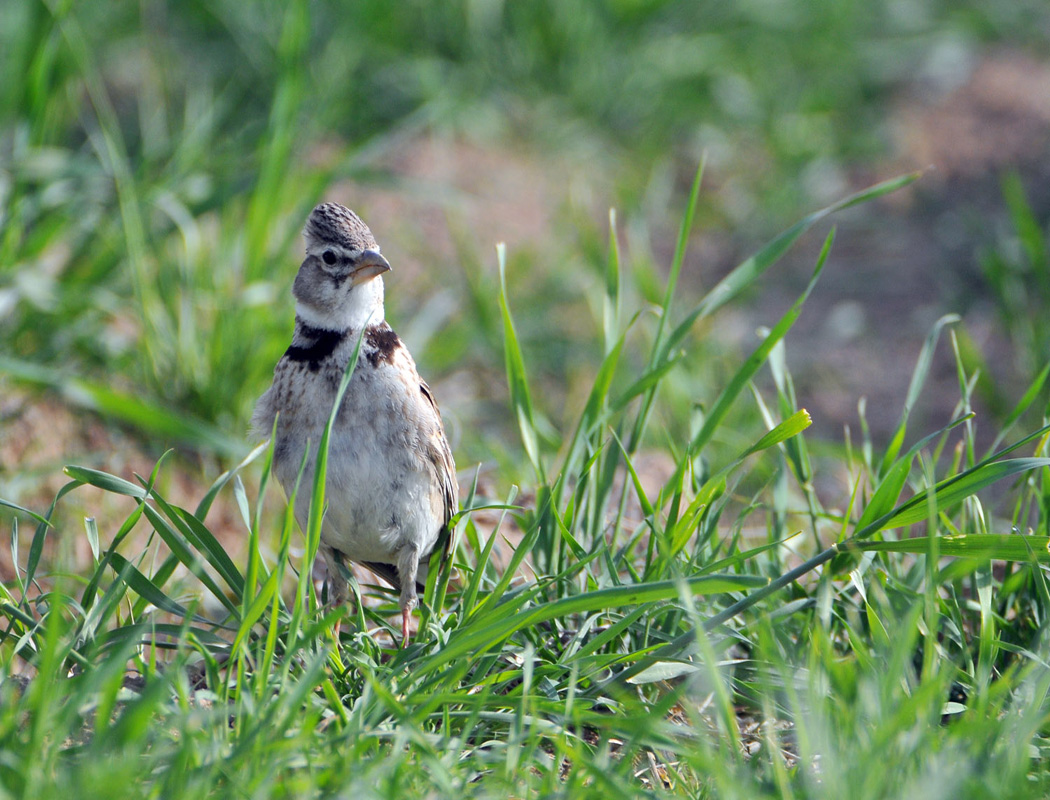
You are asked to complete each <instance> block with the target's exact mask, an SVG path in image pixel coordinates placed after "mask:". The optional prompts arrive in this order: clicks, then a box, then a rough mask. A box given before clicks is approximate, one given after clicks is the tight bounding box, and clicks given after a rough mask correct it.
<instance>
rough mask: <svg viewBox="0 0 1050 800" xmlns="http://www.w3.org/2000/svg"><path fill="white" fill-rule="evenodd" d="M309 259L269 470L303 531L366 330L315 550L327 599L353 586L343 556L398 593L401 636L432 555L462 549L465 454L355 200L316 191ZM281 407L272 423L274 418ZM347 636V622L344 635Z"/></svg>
mask: <svg viewBox="0 0 1050 800" xmlns="http://www.w3.org/2000/svg"><path fill="white" fill-rule="evenodd" d="M303 238H304V239H305V242H306V258H305V259H304V260H303V262H302V264H301V265H300V267H299V271H298V273H297V274H296V276H295V281H294V283H293V285H292V295H293V297H294V298H295V330H294V333H293V335H292V342H291V345H290V346H289V347H288V349H287V350H286V351H285V352H284V355H283V356H282V357H281V359H280V360H279V361H278V362H277V365H276V367H275V368H274V374H273V383H272V385H271V386H270V388H269V389H267V390H266V392H265V393H264V394H263V395H262V396H261V397H260V398H259V400H258V402H257V403H256V406H255V410H254V412H253V414H252V428H253V430H254V431H255V432H256V433H258V434H261V436H262V437H265V436H266V435H269V433H270V432H271V431H274V433H275V436H274V439H275V440H274V442H273V472H274V474H275V476H276V477H277V480H278V482H279V483H280V484H281V486H282V487H283V489H284V491H285V494H286V495H288V496H289V497H291V496H292V493H293V490H294V488H295V486H296V484H297V481H298V480H299V471H300V467H301V465H302V464H303V459H304V457H305V459H306V461H305V469H304V472H303V475H302V478H301V481H300V482H299V489H298V491H297V492H295V508H294V513H295V517H296V521H297V522H298V524H299V527H300V528H301V529H302V530H303V531H305V530H306V525H307V519H308V518H309V513H310V494H311V493H310V491H309V489H308V488H305V487H310V486H312V485H313V480H314V469H315V466H316V464H317V452H318V446H319V443H320V441H321V438H322V434H323V432H324V427H325V425H326V424H327V422H328V419H329V416H330V415H331V412H332V408H333V405H334V403H335V398H336V393H337V391H338V389H339V386H340V384H341V382H342V379H343V376H344V374H345V372H346V370H347V367H348V365H349V363H350V359H351V358H352V356H353V354H354V351H355V349H356V347H357V346H358V342H359V341H360V354H359V357H358V361H357V363H356V365H355V368H354V371H353V374H352V375H351V378H350V380H349V383H348V385H347V389H346V393H345V395H344V397H343V400H342V403H341V405H340V407H339V410H338V412H337V413H336V415H335V419H334V422H333V425H332V429H331V432H330V434H329V449H328V461H327V472H326V481H325V498H326V501H327V509H326V511H325V515H324V519H323V521H322V524H321V541H320V547H319V551H318V553H319V555H321V556H322V557H323V559H324V563H325V567H326V568H327V579H326V580H327V586H326V588H327V600H326V602H327V603H328V605H330V606H336V605H338V604H341V603H345V602H346V601H347V600H348V598H349V581H348V578H347V575H348V573H347V566H346V562H347V561H353V562H356V563H358V564H361V565H363V566H365V567H367V568H369V569H371V570H372V571H373V572H374V573H376V574H377V575H379V576H380V577H382V578H383V579H384V580H386V581H387V582H388V583H390V584H391V585H392V586H393V587H394V588H395V589H397V590H398V592H399V599H398V605H399V607H400V610H401V647H405V646H406V645H407V643H408V638H409V618H410V616H411V614H412V611H413V609H414V608H415V607H416V605H417V604H418V592H419V591H422V584H421V583H419V581H421V580H425V576H426V566H427V564H428V563H429V559H430V556H431V555H432V554H433V553H434V552H435V551H436V550H440V552H441V554H442V558H444V559H447V558H448V557H449V555H450V553H451V551H452V549H453V541H452V534H453V530H452V517H453V515H454V514H455V513H456V510H457V508H458V502H459V500H458V485H457V482H456V465H455V461H454V459H453V457H452V449H451V447H450V446H449V443H448V437H447V436H446V435H445V428H444V424H443V422H442V419H441V413H440V411H439V410H438V406H437V402H436V400H435V399H434V393H433V392H432V391H431V390H430V387H429V386H427V384H426V382H425V381H424V380H423V379H422V378H420V377H419V373H418V371H417V370H416V364H415V361H414V360H413V358H412V355H411V354H410V353H409V351H408V348H406V347H405V345H404V343H403V342H402V341H401V339H400V338H399V337H398V335H397V333H395V332H394V330H393V329H392V328H391V327H390V325H389V324H388V323H387V321H386V316H385V310H384V302H383V301H384V287H383V275H385V274H386V273H388V272H390V270H391V267H390V263H389V262H388V261H387V260H386V258H385V257H384V256H383V255H382V254H381V253H380V249H379V245H378V243H377V242H376V240H375V237H374V236H373V235H372V231H371V230H370V229H369V228H368V226H367V225H366V224H365V223H364V222H363V221H362V220H361V218H360V217H359V216H358V215H357V214H355V213H354V212H353V211H351V210H350V209H349V208H346V207H345V206H342V205H340V204H338V203H321V204H320V205H318V206H317V207H316V208H314V209H313V211H312V212H311V213H310V215H309V217H308V218H307V221H306V225H305V227H304V228H303ZM275 420H276V428H274V421H275ZM337 638H338V634H337Z"/></svg>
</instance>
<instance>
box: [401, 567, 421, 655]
mask: <svg viewBox="0 0 1050 800" xmlns="http://www.w3.org/2000/svg"><path fill="white" fill-rule="evenodd" d="M418 570H419V551H418V550H417V549H416V548H415V547H411V546H406V547H403V548H402V549H401V551H400V552H399V553H398V554H397V577H398V580H400V581H401V598H400V602H399V605H400V606H401V646H402V647H407V646H408V618H409V617H410V616H412V609H414V608H415V607H416V603H417V598H416V572H417V571H418Z"/></svg>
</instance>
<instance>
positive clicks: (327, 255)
mask: <svg viewBox="0 0 1050 800" xmlns="http://www.w3.org/2000/svg"><path fill="white" fill-rule="evenodd" d="M321 258H323V259H324V263H326V264H328V265H329V266H331V265H332V264H334V263H335V262H336V257H335V253H333V252H332V251H331V250H325V251H324V252H323V253H322V254H321Z"/></svg>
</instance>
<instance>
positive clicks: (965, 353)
mask: <svg viewBox="0 0 1050 800" xmlns="http://www.w3.org/2000/svg"><path fill="white" fill-rule="evenodd" d="M705 157H706V171H705V174H704V184H703V188H702V191H701V195H700V207H699V209H698V213H697V217H696V225H695V227H694V229H693V239H692V241H691V244H690V250H689V255H688V257H687V259H686V263H685V266H684V268H683V273H682V279H681V292H680V294H681V295H682V297H681V301H680V305H678V306H677V308H678V310H679V312H682V313H684V311H685V310H687V309H688V308H689V307H690V304H691V301H692V300H695V299H696V298H698V297H700V296H701V295H702V293H703V291H705V289H709V288H710V287H711V286H712V285H713V284H714V283H715V282H716V281H717V280H718V279H719V278H720V277H721V276H722V275H724V274H725V273H726V272H728V271H729V270H730V269H731V268H732V267H733V266H735V265H736V264H737V263H739V262H740V261H741V260H742V259H743V258H745V257H746V256H748V255H749V254H750V253H751V252H753V251H754V250H755V249H757V248H758V247H759V246H761V245H762V244H763V243H764V242H766V241H768V240H769V239H770V238H771V237H772V236H774V235H775V234H776V233H777V232H779V231H780V230H782V229H784V228H786V227H787V226H789V225H790V224H792V223H793V222H795V221H796V220H798V219H799V218H801V217H802V216H804V215H805V214H807V213H809V212H811V211H813V210H816V209H818V208H820V207H822V206H825V205H827V204H829V203H831V202H833V201H835V200H837V199H840V198H842V197H844V196H846V195H848V194H850V193H851V192H854V191H857V190H859V189H861V188H863V187H866V186H868V185H870V184H872V183H874V182H876V181H878V180H882V179H886V178H889V177H892V176H894V175H897V174H901V173H903V172H909V171H913V170H923V171H924V175H923V177H922V179H921V180H920V181H919V182H918V183H916V184H913V185H912V186H910V187H909V188H907V189H905V190H903V191H901V192H898V193H896V194H894V195H891V196H889V197H888V198H886V199H884V200H883V201H880V202H879V203H875V204H869V205H865V206H861V207H859V208H856V209H851V210H849V211H848V212H845V213H842V214H839V215H837V216H836V217H835V219H834V221H835V222H836V223H837V224H838V225H839V230H838V236H837V239H836V244H835V248H834V250H833V251H832V255H831V258H830V260H829V262H828V268H827V270H826V271H825V274H824V277H823V278H822V280H821V283H820V284H819V285H818V286H817V288H816V290H815V291H814V293H813V295H812V296H811V298H810V300H809V301H808V302H807V305H806V308H805V310H804V312H803V315H802V318H801V320H800V321H799V323H798V325H797V326H796V327H795V329H794V330H793V331H792V333H791V335H790V336H789V337H788V340H787V359H788V364H789V365H790V367H791V369H792V371H793V374H794V379H795V387H796V393H797V395H798V401H799V404H800V405H801V406H805V407H807V408H808V409H809V410H810V411H811V413H812V414H813V416H814V419H815V427H814V430H815V432H816V434H817V436H818V437H819V438H821V439H823V440H825V441H826V442H827V447H828V448H831V449H834V448H836V447H841V443H842V441H843V438H844V431H845V428H846V427H847V426H850V427H851V429H852V430H853V431H856V430H857V428H858V427H859V425H860V418H859V416H858V407H857V406H858V401H859V400H860V399H861V398H866V414H865V416H866V422H867V424H868V425H869V426H870V430H871V436H872V439H873V440H874V441H875V442H876V443H884V441H885V439H886V437H888V436H889V435H891V434H892V431H893V429H894V427H895V425H896V422H897V420H898V419H899V417H900V414H901V410H902V407H903V404H904V401H905V395H906V392H907V386H908V382H909V380H910V377H911V372H912V369H913V366H914V363H915V359H916V358H917V356H918V353H919V349H920V347H921V345H922V342H923V339H924V338H925V337H926V335H927V334H928V333H929V331H930V330H931V328H932V326H933V325H934V323H935V321H936V320H937V319H938V318H940V317H941V316H942V315H943V314H945V313H948V312H956V313H958V314H959V315H961V318H962V319H961V322H960V323H959V324H957V325H956V326H955V331H956V336H957V345H958V348H959V350H960V351H961V354H962V358H963V360H964V362H965V363H966V364H967V365H968V366H969V367H970V368H971V369H973V370H977V369H980V374H981V377H980V379H979V381H978V385H977V389H976V396H977V401H978V402H979V404H980V409H979V411H980V414H981V416H980V417H979V419H978V424H979V426H983V428H982V429H983V430H985V431H987V435H988V437H989V438H990V437H991V436H992V435H994V433H995V431H997V430H998V427H997V426H998V425H999V424H1000V423H1001V422H1002V420H1003V419H1004V418H1005V417H1006V415H1007V414H1008V413H1009V410H1010V408H1011V407H1012V406H1013V404H1014V403H1015V402H1016V401H1017V399H1018V397H1019V394H1020V393H1021V392H1023V391H1024V389H1025V387H1027V386H1028V385H1029V384H1030V383H1031V381H1032V380H1033V378H1034V376H1035V374H1036V373H1037V372H1038V370H1039V369H1041V368H1042V366H1043V364H1044V363H1045V362H1046V359H1047V357H1048V354H1050V327H1048V326H1047V323H1046V321H1045V318H1046V309H1047V308H1048V307H1050V265H1048V251H1047V246H1046V232H1047V221H1048V219H1050V5H1048V4H1047V3H1046V2H1045V0H1017V1H1016V2H1010V3H1001V2H981V1H980V0H863V1H861V0H812V1H811V2H805V3H802V2H786V1H785V0H745V1H744V2H736V3H724V2H716V1H715V0H696V1H695V2H669V1H667V0H604V1H599V0H591V1H590V2H578V3H563V2H555V1H554V0H550V2H539V1H533V0H523V1H521V2H499V1H498V0H449V2H443V3H431V2H425V1H423V0H406V1H405V2H401V3H396V4H391V3H386V2H372V1H370V0H362V1H360V2H353V3H336V2H317V1H315V2H284V0H282V1H281V2H277V1H276V0H263V1H262V2H257V3H244V2H235V1H234V0H184V1H183V2H170V1H169V2H165V1H164V0H140V2H138V3H84V2H81V3H77V2H73V0H45V1H44V2H34V1H32V0H5V2H3V3H2V4H0V343H2V344H0V497H4V498H6V499H8V500H12V501H15V502H20V503H23V504H26V505H31V506H33V507H34V508H35V507H37V506H36V505H34V504H39V503H41V502H45V499H46V498H49V497H51V496H52V495H53V493H54V491H55V489H56V488H57V486H60V485H61V484H62V482H63V481H64V478H63V477H62V475H61V473H60V469H61V466H62V465H63V464H67V463H78V464H83V465H88V466H97V467H100V468H105V469H107V470H110V471H114V472H116V473H118V474H125V475H129V476H130V474H131V472H132V471H138V472H139V473H140V474H144V475H145V474H148V473H149V471H150V469H151V468H152V466H153V464H154V462H155V461H156V459H157V458H158V457H159V456H160V455H161V453H163V452H164V451H165V450H166V449H168V448H170V447H176V448H177V449H178V454H179V457H180V458H181V460H182V468H180V469H179V470H175V471H173V472H172V474H171V476H170V477H169V478H167V480H169V481H170V482H171V483H172V484H174V485H172V486H169V488H168V490H169V493H171V495H172V496H173V497H174V498H175V499H176V500H178V499H179V498H180V496H181V497H185V498H192V497H199V495H200V493H201V492H202V491H203V489H202V487H206V486H207V485H208V484H209V483H210V482H211V481H212V480H213V479H214V478H215V476H216V475H217V474H218V473H219V472H221V471H222V469H224V468H226V467H228V466H230V465H231V464H232V463H234V462H235V460H236V459H237V458H238V457H240V456H242V455H243V454H244V453H245V452H247V449H248V446H249V445H248V438H247V427H248V419H249V415H250V410H251V407H252V405H253V403H254V401H255V398H256V397H258V395H259V394H260V393H261V392H262V390H263V389H264V388H265V387H266V385H267V383H268V381H269V379H270V375H271V373H272V369H273V365H274V363H275V362H276V360H277V359H278V358H279V356H280V355H281V353H282V352H283V350H284V349H285V347H286V346H287V343H288V340H289V337H290V334H291V328H292V318H293V311H292V303H291V297H290V285H291V280H292V278H293V276H294V273H295V270H296V268H297V266H298V264H299V260H300V257H301V240H300V238H299V231H300V229H301V227H302V224H303V221H304V219H305V217H306V215H307V213H308V212H309V210H310V209H311V207H312V206H313V205H314V204H315V203H316V202H318V201H320V200H322V199H331V200H337V201H339V202H341V203H344V204H346V205H348V206H350V207H352V208H354V209H355V210H357V211H358V212H359V213H360V214H361V216H362V217H363V218H364V219H365V220H366V222H368V223H369V225H370V226H371V228H372V230H373V232H374V233H375V235H376V237H377V239H378V241H379V242H380V244H381V245H382V247H383V250H384V253H385V254H387V255H388V257H389V259H390V261H391V263H392V264H393V265H394V272H393V273H392V275H391V276H390V277H389V279H388V280H387V295H388V316H389V319H390V320H391V322H392V324H393V325H394V326H395V328H397V329H398V330H399V332H400V333H401V334H402V336H403V338H404V339H405V340H406V341H407V342H408V344H409V346H410V348H411V349H412V351H413V352H414V354H415V355H416V359H417V361H418V362H419V364H420V371H421V372H422V373H423V374H424V376H426V377H427V378H428V380H429V382H430V383H431V385H432V387H433V388H434V389H435V391H436V394H437V396H438V399H439V401H440V403H441V406H442V408H443V410H444V413H445V417H446V421H447V425H448V427H449V429H450V434H451V437H452V438H453V440H454V442H455V448H456V454H457V460H458V462H459V463H460V465H461V466H464V467H467V466H470V465H472V464H476V463H479V462H480V463H482V464H483V465H484V470H483V475H484V476H485V479H486V480H489V481H492V482H495V483H499V484H505V483H509V482H517V481H520V480H521V478H520V467H521V464H522V456H521V453H520V446H519V444H518V442H517V438H516V430H515V427H514V424H513V420H512V419H510V414H509V411H508V406H507V399H506V397H507V392H506V383H505V377H504V375H503V356H502V334H501V322H500V319H499V314H498V305H497V292H498V272H497V264H496V257H495V248H494V245H495V244H496V242H499V241H505V242H506V243H507V246H508V264H507V280H508V292H509V296H510V302H511V307H512V310H513V312H514V314H515V318H516V321H517V324H518V327H519V334H520V335H521V337H522V341H523V347H524V349H525V357H526V361H527V364H528V367H529V370H530V377H531V378H532V379H533V380H534V381H535V382H536V384H537V387H539V388H538V389H537V395H536V400H537V403H538V406H539V408H538V414H539V416H540V421H541V424H542V425H543V426H544V429H545V430H546V432H547V441H546V443H545V446H546V447H547V449H548V450H549V451H551V452H553V451H556V450H557V449H558V446H559V444H560V442H561V440H562V436H563V434H564V431H563V430H562V423H563V421H564V420H572V419H574V418H575V415H576V413H577V412H578V409H579V408H580V406H581V405H582V403H583V402H584V400H585V397H586V395H585V393H586V391H587V390H588V389H589V386H590V381H591V380H592V379H593V375H594V372H595V370H596V368H597V364H598V361H599V359H600V357H601V354H602V352H603V342H602V323H601V320H602V313H603V310H602V306H601V297H602V295H601V286H602V282H603V280H604V278H603V275H604V270H605V264H606V260H607V258H608V251H609V244H608V242H609V209H610V208H612V207H614V208H615V209H616V217H615V219H616V225H617V232H618V236H619V241H620V246H621V253H620V255H621V263H622V270H623V276H624V295H625V300H624V304H623V313H624V315H625V319H629V318H630V315H633V314H634V313H635V312H636V311H639V310H644V309H645V308H646V304H647V303H648V302H649V301H652V300H654V299H656V298H658V297H659V296H660V293H661V291H662V286H663V280H664V277H665V275H666V271H667V269H668V265H669V263H670V261H671V255H672V252H673V250H674V244H675V240H676V237H677V231H678V227H679V225H680V222H681V219H682V214H683V210H684V207H685V203H686V199H687V195H688V190H689V186H690V183H691V181H692V178H693V176H694V174H695V172H696V169H697V166H698V164H699V163H700V161H701V159H703V158H705ZM827 227H828V226H827V225H824V226H823V227H822V228H820V229H819V230H817V231H815V232H814V233H813V234H811V235H810V236H808V237H807V238H805V239H804V240H803V241H802V242H801V243H800V245H799V246H798V247H797V248H796V249H794V250H793V251H792V252H791V253H789V255H788V256H787V257H786V258H785V259H784V261H782V262H781V263H780V264H778V265H777V266H776V267H775V268H774V269H773V270H771V271H770V273H769V275H768V276H767V277H766V278H764V279H763V281H762V283H761V287H760V289H758V290H756V291H752V292H751V293H750V294H749V296H748V297H746V298H744V299H743V301H738V302H735V303H734V304H732V305H731V306H730V307H727V308H726V309H723V310H722V311H720V312H719V313H718V314H717V315H716V316H715V317H714V318H713V319H711V320H708V321H706V322H704V323H703V324H700V325H698V326H697V330H696V331H695V335H694V338H693V340H692V342H691V345H690V350H689V354H688V357H687V358H686V360H685V361H684V362H683V363H682V365H681V368H680V369H679V370H678V373H677V375H676V378H675V380H674V381H673V382H672V383H671V384H670V387H669V388H668V389H667V390H666V392H665V395H666V396H665V397H663V400H664V402H663V403H662V405H661V409H660V411H659V412H658V413H659V414H660V415H661V418H660V420H659V423H660V424H659V425H658V426H654V428H653V429H654V430H656V431H660V433H659V434H654V435H660V436H664V437H666V438H667V439H669V440H670V441H674V440H675V437H676V436H678V435H681V433H682V430H683V429H685V428H687V427H689V426H690V425H692V424H695V416H696V414H697V413H698V411H699V410H700V409H702V407H703V404H704V403H705V402H710V401H711V400H713V398H714V397H715V396H716V395H717V392H718V389H719V387H720V386H721V385H723V382H724V380H725V378H726V376H727V375H728V374H731V372H730V370H732V369H734V368H735V367H734V365H737V364H739V363H740V360H741V358H743V357H744V356H745V355H746V354H747V352H749V350H750V349H751V348H752V347H754V346H755V344H756V343H757V341H758V340H757V338H756V330H758V329H759V328H760V327H761V326H763V325H771V324H773V323H774V322H775V321H776V320H777V319H778V318H779V316H780V315H781V314H782V313H783V312H784V311H785V310H786V309H787V308H788V307H789V306H790V304H791V303H792V302H793V301H794V299H795V298H796V297H797V296H798V295H799V294H800V293H801V291H802V289H803V287H804V286H805V282H806V281H807V279H808V277H809V274H810V272H811V270H812V267H813V264H814V262H815V259H816V255H817V253H818V252H819V248H820V245H821V243H822V241H823V238H824V236H825V235H826V233H827ZM676 302H677V300H676ZM648 325H649V322H648V320H647V318H646V315H645V314H644V313H643V314H642V317H641V319H640V321H639V323H638V331H639V333H638V335H639V337H640V338H641V339H642V340H643V343H644V339H645V336H646V335H647V331H649V328H648V327H647V326H648ZM644 352H645V351H644V347H642V346H639V348H638V353H636V354H634V356H633V357H635V358H642V357H643V356H642V354H643V353H644ZM959 395H960V391H959V384H958V378H957V375H956V369H955V363H954V360H953V359H952V357H951V352H950V348H949V347H948V344H947V343H946V342H945V341H942V343H941V346H940V349H939V350H938V360H937V361H936V364H935V368H934V371H933V373H932V377H931V381H930V385H929V386H928V387H927V390H926V391H925V392H924V394H923V396H922V399H921V402H920V404H919V405H918V406H917V408H916V409H915V410H914V411H913V412H912V419H913V421H914V424H913V426H912V427H911V428H910V430H913V431H915V432H916V435H920V434H921V433H922V432H924V431H927V430H932V429H934V428H936V427H940V426H941V425H943V424H945V423H946V422H947V421H948V420H949V419H950V418H951V416H952V411H953V408H954V407H955V406H956V404H957V403H958V401H959ZM735 413H736V414H737V416H738V417H739V422H738V424H739V426H740V430H741V431H742V432H741V440H742V441H743V440H747V439H748V434H746V433H744V432H743V431H745V430H746V429H747V428H748V426H753V425H757V424H758V417H757V413H756V412H755V411H754V410H753V409H751V410H749V409H746V408H741V409H740V410H739V411H737V412H735ZM721 445H734V446H735V445H736V443H729V442H720V443H715V444H713V445H712V446H713V447H717V446H721ZM654 458H656V457H655V456H654ZM651 468H652V469H653V470H655V471H657V472H658V471H659V470H660V465H659V463H657V464H654V465H652V466H651ZM840 488H841V487H840ZM85 496H86V495H85ZM186 502H187V504H189V503H190V501H189V500H187V501H186ZM91 513H93V514H98V513H104V509H103V510H100V509H92V510H91ZM213 513H216V514H219V515H220V516H221V515H222V514H223V513H228V514H233V512H232V511H226V512H224V511H223V510H222V509H221V508H220V507H218V506H217V510H216V511H215V512H213ZM215 524H216V526H217V527H218V528H220V529H221V528H222V525H223V521H222V520H221V519H220V520H218V521H217V522H216V523H215ZM0 566H3V565H0Z"/></svg>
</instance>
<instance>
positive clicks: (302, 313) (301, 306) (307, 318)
mask: <svg viewBox="0 0 1050 800" xmlns="http://www.w3.org/2000/svg"><path fill="white" fill-rule="evenodd" d="M295 316H297V317H299V319H301V320H302V321H303V322H305V323H306V324H307V325H309V326H310V327H312V328H322V329H323V328H328V327H330V326H331V324H332V315H331V314H325V313H324V312H322V311H318V310H316V309H315V308H314V307H313V306H310V305H307V304H306V303H304V302H303V301H302V300H297V301H296V302H295Z"/></svg>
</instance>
